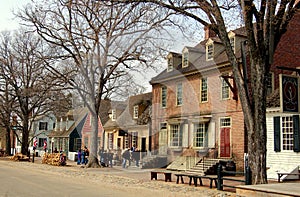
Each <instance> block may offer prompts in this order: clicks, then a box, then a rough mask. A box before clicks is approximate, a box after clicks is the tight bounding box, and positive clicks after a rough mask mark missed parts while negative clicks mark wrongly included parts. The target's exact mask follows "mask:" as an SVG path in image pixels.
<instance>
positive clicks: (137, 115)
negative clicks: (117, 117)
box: [133, 105, 139, 119]
mask: <svg viewBox="0 0 300 197" xmlns="http://www.w3.org/2000/svg"><path fill="white" fill-rule="evenodd" d="M138 117H139V106H138V105H135V106H134V107H133V118H134V119H137V118H138Z"/></svg>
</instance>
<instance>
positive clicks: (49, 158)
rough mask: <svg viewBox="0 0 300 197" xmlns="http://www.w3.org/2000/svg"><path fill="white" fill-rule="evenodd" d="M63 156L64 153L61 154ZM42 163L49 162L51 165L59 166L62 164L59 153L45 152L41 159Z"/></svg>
mask: <svg viewBox="0 0 300 197" xmlns="http://www.w3.org/2000/svg"><path fill="white" fill-rule="evenodd" d="M62 156H64V155H62ZM42 163H44V164H49V165H53V166H61V165H63V163H62V161H61V155H60V153H45V154H44V156H43V159H42Z"/></svg>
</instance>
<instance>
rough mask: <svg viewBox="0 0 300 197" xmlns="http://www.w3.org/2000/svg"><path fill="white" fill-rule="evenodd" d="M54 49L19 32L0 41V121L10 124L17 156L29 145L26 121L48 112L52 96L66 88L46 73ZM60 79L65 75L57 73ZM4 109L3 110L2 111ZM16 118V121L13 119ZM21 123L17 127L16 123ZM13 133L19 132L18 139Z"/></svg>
mask: <svg viewBox="0 0 300 197" xmlns="http://www.w3.org/2000/svg"><path fill="white" fill-rule="evenodd" d="M55 51H56V50H55V48H53V47H50V46H49V45H48V44H47V43H46V42H44V41H43V40H42V39H41V38H39V37H37V36H35V35H34V34H32V33H31V32H30V33H28V32H27V33H26V31H25V30H19V31H17V32H15V33H11V34H10V33H6V34H2V36H1V37H0V60H1V62H0V63H1V68H0V78H1V80H2V81H5V82H6V85H5V86H2V87H1V92H3V93H4V94H3V95H1V98H2V99H3V100H4V101H5V102H6V103H7V102H8V103H7V104H8V106H6V108H7V110H5V111H3V112H4V114H3V116H2V117H1V118H3V120H4V121H10V122H11V121H12V120H11V115H12V113H13V114H14V115H13V116H14V118H15V119H14V120H13V123H14V126H15V128H16V129H13V131H14V132H15V134H16V135H17V138H18V141H19V142H20V143H21V153H22V154H24V155H27V153H28V147H29V144H30V141H31V139H30V136H29V132H30V130H31V128H30V127H31V124H30V121H34V119H35V117H37V116H40V115H43V114H46V113H47V112H49V111H52V110H53V108H52V104H53V102H54V100H55V96H54V95H59V94H58V92H59V91H63V90H64V89H65V87H66V83H65V81H64V79H61V78H59V77H57V75H56V73H54V72H53V71H52V70H49V68H48V65H49V64H51V60H52V59H51V58H52V57H53V55H54V54H56V52H55ZM61 73H63V75H65V76H68V72H64V70H62V69H61ZM4 109H5V108H4ZM17 118H18V119H17ZM19 120H20V121H21V123H18V122H17V121H19ZM16 130H19V131H21V132H20V135H18V133H17V132H16Z"/></svg>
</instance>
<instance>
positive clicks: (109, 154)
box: [107, 150, 114, 168]
mask: <svg viewBox="0 0 300 197" xmlns="http://www.w3.org/2000/svg"><path fill="white" fill-rule="evenodd" d="M113 156H114V153H113V152H112V151H111V150H109V151H108V153H107V159H108V166H109V167H111V168H112V165H113V163H112V160H113Z"/></svg>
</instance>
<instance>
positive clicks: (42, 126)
mask: <svg viewBox="0 0 300 197" xmlns="http://www.w3.org/2000/svg"><path fill="white" fill-rule="evenodd" d="M39 130H48V123H47V122H39Z"/></svg>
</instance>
